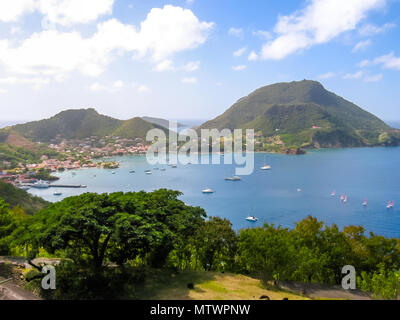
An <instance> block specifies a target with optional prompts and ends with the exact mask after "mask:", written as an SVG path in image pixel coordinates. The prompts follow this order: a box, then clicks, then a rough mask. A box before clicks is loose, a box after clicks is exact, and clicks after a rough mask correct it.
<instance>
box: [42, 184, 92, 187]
mask: <svg viewBox="0 0 400 320" xmlns="http://www.w3.org/2000/svg"><path fill="white" fill-rule="evenodd" d="M50 188H87V186H85V185H83V184H50Z"/></svg>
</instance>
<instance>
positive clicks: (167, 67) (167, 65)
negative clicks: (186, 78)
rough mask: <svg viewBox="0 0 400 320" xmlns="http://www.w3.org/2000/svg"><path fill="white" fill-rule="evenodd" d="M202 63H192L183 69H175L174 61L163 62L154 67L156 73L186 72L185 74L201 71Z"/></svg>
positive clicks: (182, 67)
mask: <svg viewBox="0 0 400 320" xmlns="http://www.w3.org/2000/svg"><path fill="white" fill-rule="evenodd" d="M199 68H200V61H190V62H188V63H186V64H185V65H183V66H181V67H175V66H174V63H173V61H172V60H163V61H161V62H160V63H158V64H157V65H156V66H155V67H154V69H153V70H154V71H158V72H163V71H184V72H194V71H197V70H199Z"/></svg>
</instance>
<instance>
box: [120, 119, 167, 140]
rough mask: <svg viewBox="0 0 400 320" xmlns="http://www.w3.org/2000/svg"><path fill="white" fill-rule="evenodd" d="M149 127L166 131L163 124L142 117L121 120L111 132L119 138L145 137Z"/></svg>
mask: <svg viewBox="0 0 400 320" xmlns="http://www.w3.org/2000/svg"><path fill="white" fill-rule="evenodd" d="M151 129H160V130H162V131H164V132H166V129H165V128H164V127H163V126H160V125H158V124H153V123H150V122H148V121H145V120H143V118H132V119H129V120H126V121H123V122H122V124H121V125H120V126H119V127H118V128H117V129H116V130H115V131H114V132H113V133H112V135H113V136H118V137H121V138H132V137H140V138H143V139H145V138H146V135H147V132H148V131H149V130H151Z"/></svg>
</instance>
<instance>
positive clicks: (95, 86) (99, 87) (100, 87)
mask: <svg viewBox="0 0 400 320" xmlns="http://www.w3.org/2000/svg"><path fill="white" fill-rule="evenodd" d="M89 89H90V90H91V91H104V90H106V89H107V87H105V86H103V85H101V84H100V83H98V82H96V83H93V84H92V85H91V86H90V87H89Z"/></svg>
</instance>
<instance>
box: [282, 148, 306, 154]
mask: <svg viewBox="0 0 400 320" xmlns="http://www.w3.org/2000/svg"><path fill="white" fill-rule="evenodd" d="M286 154H291V155H301V154H306V152H305V150H303V149H301V148H292V149H288V150H286Z"/></svg>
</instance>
